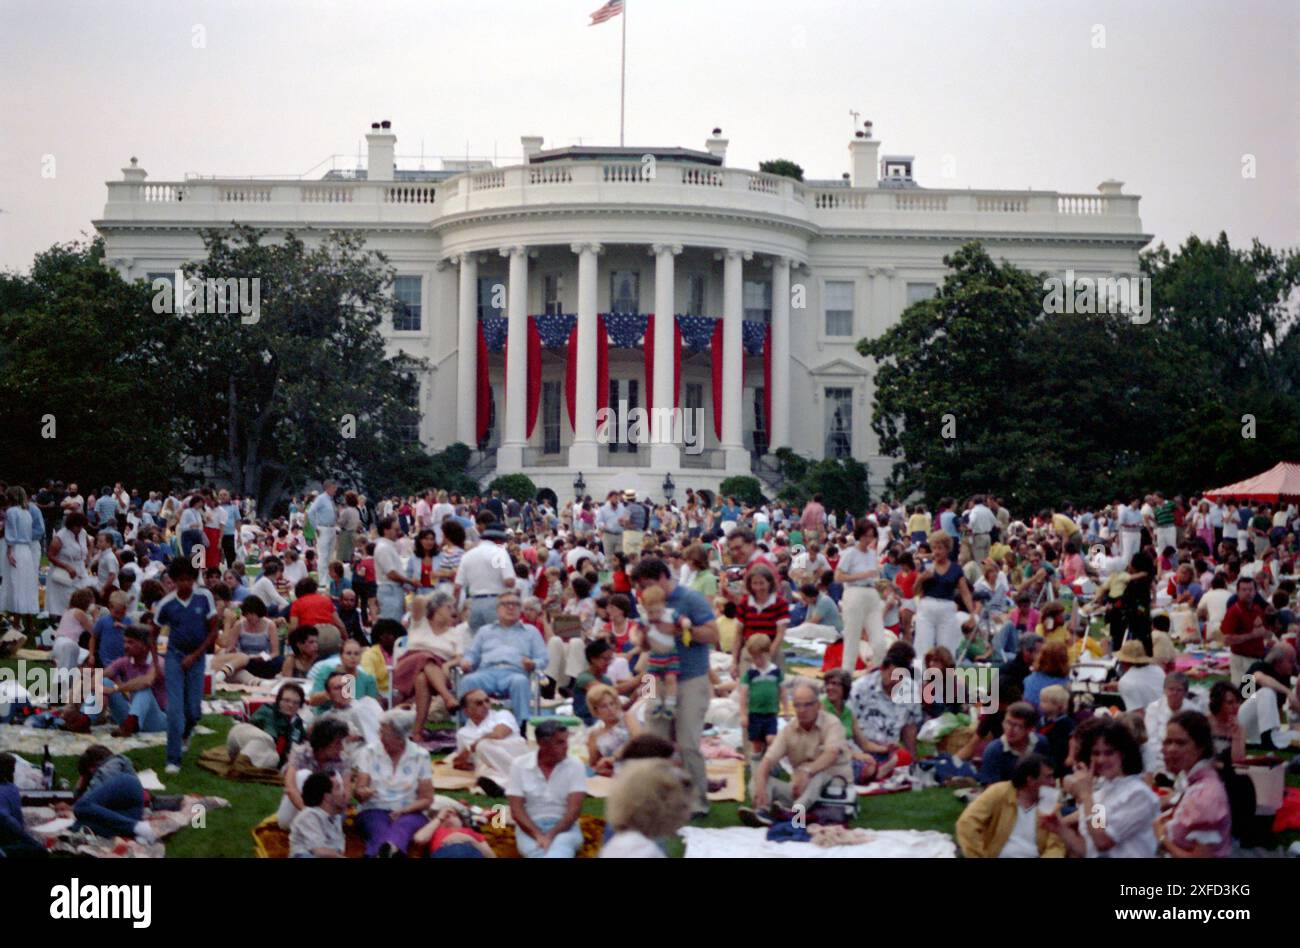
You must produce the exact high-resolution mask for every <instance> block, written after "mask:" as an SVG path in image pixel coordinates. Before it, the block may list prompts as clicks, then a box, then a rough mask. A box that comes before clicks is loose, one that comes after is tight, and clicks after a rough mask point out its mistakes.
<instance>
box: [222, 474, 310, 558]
mask: <svg viewBox="0 0 1300 948" xmlns="http://www.w3.org/2000/svg"><path fill="white" fill-rule="evenodd" d="M217 505H218V506H219V507H220V508H221V555H222V556H223V557H224V558H225V561H226V566H227V567H230V566H233V565H234V563H235V559H236V556H235V534H236V531H238V530H239V504H237V503H235V502H234V501H233V500H231V499H230V491H228V490H223V491H221V492H220V493H218V494H217ZM322 568H323V567H322Z"/></svg>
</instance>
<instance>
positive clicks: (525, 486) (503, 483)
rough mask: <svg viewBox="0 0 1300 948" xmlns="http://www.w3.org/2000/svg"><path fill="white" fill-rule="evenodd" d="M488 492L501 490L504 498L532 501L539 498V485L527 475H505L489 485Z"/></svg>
mask: <svg viewBox="0 0 1300 948" xmlns="http://www.w3.org/2000/svg"><path fill="white" fill-rule="evenodd" d="M488 490H489V491H494V490H499V491H500V492H501V496H502V497H513V498H514V499H515V500H519V501H524V500H532V499H533V498H534V497H536V496H537V485H536V484H534V483H533V479H532V478H531V477H529V476H528V475H527V474H503V475H501V476H500V477H498V478H496V479H495V480H493V481H492V483H491V484H488Z"/></svg>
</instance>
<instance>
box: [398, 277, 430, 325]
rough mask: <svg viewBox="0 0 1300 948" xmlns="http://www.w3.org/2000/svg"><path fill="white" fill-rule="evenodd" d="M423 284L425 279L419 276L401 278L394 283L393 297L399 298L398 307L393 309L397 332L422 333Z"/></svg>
mask: <svg viewBox="0 0 1300 948" xmlns="http://www.w3.org/2000/svg"><path fill="white" fill-rule="evenodd" d="M423 283H424V279H423V277H418V276H399V277H398V278H397V279H396V280H394V281H393V296H394V297H396V298H397V305H396V306H395V307H393V329H394V330H395V331H397V332H419V331H420V316H421V314H422V312H423V309H424V307H423V305H422V303H421V296H422V293H421V290H422V287H423Z"/></svg>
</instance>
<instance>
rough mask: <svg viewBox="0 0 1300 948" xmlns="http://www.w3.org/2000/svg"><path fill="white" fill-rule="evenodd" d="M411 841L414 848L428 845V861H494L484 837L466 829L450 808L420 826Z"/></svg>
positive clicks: (494, 854)
mask: <svg viewBox="0 0 1300 948" xmlns="http://www.w3.org/2000/svg"><path fill="white" fill-rule="evenodd" d="M411 842H413V843H415V844H416V845H417V846H424V845H425V844H426V843H427V844H428V846H429V853H428V858H430V859H495V858H496V855H497V854H496V853H494V852H493V851H492V847H491V846H489V845H488V844H487V840H485V839H484V838H483V834H482V833H480V832H478V831H477V830H473V829H470V828H469V827H468V826H466V825H465V823H464V821H462V820H461V818H460V814H459V813H458V812H456V810H454V809H452V808H451V807H446V808H445V809H443V810H442V811H441V812H439V813H438V815H437V816H436V817H434V818H433V819H432V820H430V821H429V822H428V823H426V824H424V826H422V827H420V830H419V832H417V833H416V834H415V835H414V836H413V837H411Z"/></svg>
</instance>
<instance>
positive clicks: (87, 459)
mask: <svg viewBox="0 0 1300 948" xmlns="http://www.w3.org/2000/svg"><path fill="white" fill-rule="evenodd" d="M172 329H173V327H171V326H169V325H167V324H164V323H160V320H159V317H158V316H157V315H155V314H154V312H153V311H152V309H151V308H150V295H149V293H148V291H147V288H146V287H145V285H144V284H143V283H128V282H126V281H124V280H123V279H122V278H121V276H119V274H118V273H117V271H116V270H113V269H111V268H109V267H107V266H105V265H104V244H103V241H102V240H101V239H95V240H93V241H89V242H84V241H82V242H73V243H67V244H56V245H55V246H53V247H51V248H50V249H49V250H47V251H45V252H44V253H42V254H39V255H38V256H37V257H36V259H35V261H34V263H33V265H32V268H31V271H30V272H29V273H26V274H15V273H2V274H0V477H3V478H4V479H5V480H7V481H9V482H10V483H14V482H20V483H24V484H27V485H29V486H31V485H34V484H36V483H38V482H44V481H45V480H46V479H51V478H54V479H60V480H64V481H67V482H72V481H77V482H79V483H80V484H81V486H82V487H83V488H88V489H89V488H93V489H98V488H100V487H102V486H103V485H104V484H105V483H107V484H112V483H115V482H116V481H119V480H120V481H123V482H124V483H126V485H127V486H128V488H133V487H139V488H141V489H144V490H147V489H148V488H149V487H151V486H155V485H158V486H165V485H166V483H167V482H168V481H169V480H170V479H171V478H172V477H173V475H176V474H178V473H179V470H180V464H181V457H182V452H181V439H180V429H179V426H178V425H177V424H176V423H175V419H174V403H175V400H176V395H177V391H178V388H177V382H178V380H177V378H176V377H175V376H174V375H173V374H172V373H171V366H170V364H169V363H168V360H167V352H168V349H169V347H170V345H172V343H173V341H174V335H173V332H172Z"/></svg>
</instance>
